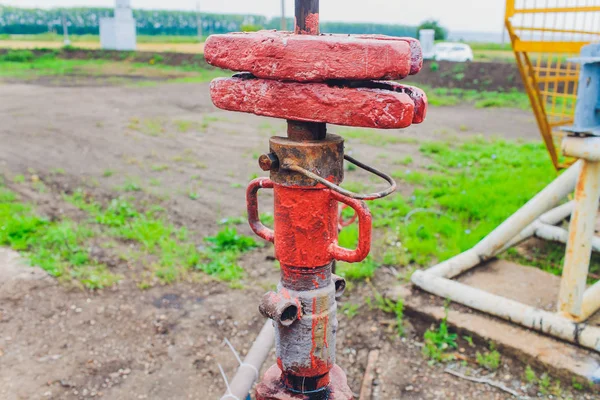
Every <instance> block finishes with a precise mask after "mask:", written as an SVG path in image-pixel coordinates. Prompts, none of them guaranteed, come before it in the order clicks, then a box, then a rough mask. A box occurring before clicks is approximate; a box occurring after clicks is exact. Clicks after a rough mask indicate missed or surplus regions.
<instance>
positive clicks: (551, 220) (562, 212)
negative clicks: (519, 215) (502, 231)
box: [498, 201, 574, 254]
mask: <svg viewBox="0 0 600 400" xmlns="http://www.w3.org/2000/svg"><path fill="white" fill-rule="evenodd" d="M573 205H574V203H573V202H572V201H569V202H568V203H565V204H562V205H560V206H558V207H556V208H553V209H552V210H550V211H548V212H546V213H544V214H542V215H541V216H540V217H539V218H538V219H536V220H535V221H534V222H533V223H532V224H531V225H529V226H527V228H525V229H523V230H522V231H521V232H520V233H519V234H518V235H517V236H515V237H514V238H513V239H512V240H511V241H509V242H508V243H507V244H506V245H505V246H504V247H503V248H502V250H500V251H499V252H498V254H499V253H503V252H504V251H506V250H508V249H509V248H511V247H513V246H516V245H517V244H519V243H521V242H522V241H523V240H525V239H528V238H530V237H531V236H534V235H535V236H538V237H540V238H542V239H547V240H554V239H549V238H547V237H545V236H544V235H549V234H550V232H549V231H547V230H544V227H545V226H549V225H556V224H558V223H559V222H560V221H562V220H563V219H565V218H567V217H568V216H570V215H571V213H572V212H573ZM553 228H557V229H561V228H558V227H553ZM565 232H566V231H565ZM552 234H556V231H554V230H553V231H552ZM557 240H558V241H561V240H560V239H557ZM563 243H566V239H565V241H563Z"/></svg>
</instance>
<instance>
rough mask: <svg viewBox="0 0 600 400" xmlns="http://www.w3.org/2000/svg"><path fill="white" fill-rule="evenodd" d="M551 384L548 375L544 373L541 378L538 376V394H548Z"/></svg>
mask: <svg viewBox="0 0 600 400" xmlns="http://www.w3.org/2000/svg"><path fill="white" fill-rule="evenodd" d="M551 383H552V381H551V380H550V375H548V374H547V373H546V372H544V373H543V374H542V376H540V379H539V380H538V389H539V391H540V393H541V394H543V395H546V394H548V393H550V385H551Z"/></svg>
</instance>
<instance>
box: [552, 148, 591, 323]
mask: <svg viewBox="0 0 600 400" xmlns="http://www.w3.org/2000/svg"><path fill="white" fill-rule="evenodd" d="M598 141H600V138H599V139H598ZM598 198H600V162H590V161H585V160H584V161H583V165H582V167H581V172H580V174H579V179H578V181H577V189H576V190H575V208H574V209H573V213H572V214H571V222H570V224H569V238H568V241H567V251H566V253H565V264H564V267H563V273H562V279H561V280H560V292H559V295H558V310H559V311H560V312H562V313H565V314H568V315H571V316H572V317H573V318H576V319H579V318H581V317H582V302H583V294H584V292H585V289H586V283H587V275H588V271H589V268H590V257H591V254H592V239H593V238H594V230H595V225H596V223H595V222H596V215H597V213H598Z"/></svg>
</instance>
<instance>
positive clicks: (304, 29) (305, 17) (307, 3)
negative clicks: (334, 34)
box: [295, 0, 320, 35]
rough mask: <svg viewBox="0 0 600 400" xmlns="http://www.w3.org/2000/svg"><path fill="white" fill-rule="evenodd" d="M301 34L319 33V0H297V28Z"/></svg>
mask: <svg viewBox="0 0 600 400" xmlns="http://www.w3.org/2000/svg"><path fill="white" fill-rule="evenodd" d="M295 32H296V33H297V34H299V35H318V34H319V33H320V31H319V0H296V29H295Z"/></svg>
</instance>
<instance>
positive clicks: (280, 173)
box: [267, 134, 344, 186]
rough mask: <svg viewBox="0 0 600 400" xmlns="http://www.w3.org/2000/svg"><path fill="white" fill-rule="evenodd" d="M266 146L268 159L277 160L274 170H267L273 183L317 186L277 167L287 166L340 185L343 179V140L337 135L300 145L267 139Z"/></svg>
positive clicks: (284, 140)
mask: <svg viewBox="0 0 600 400" xmlns="http://www.w3.org/2000/svg"><path fill="white" fill-rule="evenodd" d="M269 144H270V149H271V153H270V156H271V157H275V159H277V163H276V164H277V168H271V180H272V181H273V182H275V183H276V184H279V185H283V186H316V185H317V182H315V181H314V180H312V179H310V178H308V177H306V176H304V175H302V174H299V173H295V172H290V171H289V170H285V169H282V168H281V166H282V165H289V164H294V165H299V166H301V167H303V168H305V169H307V170H309V171H311V172H313V173H316V174H319V175H320V176H323V177H325V179H327V180H328V181H330V182H333V183H335V184H340V183H341V182H342V180H343V179H344V139H342V137H341V136H338V135H332V134H329V135H327V136H326V137H325V139H323V140H307V141H303V142H297V141H295V140H291V139H289V138H284V137H278V136H275V137H272V138H271V139H270V140H269ZM267 157H269V155H267ZM271 165H273V164H271Z"/></svg>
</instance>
